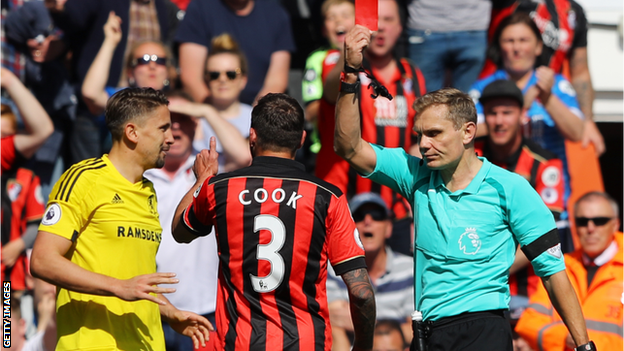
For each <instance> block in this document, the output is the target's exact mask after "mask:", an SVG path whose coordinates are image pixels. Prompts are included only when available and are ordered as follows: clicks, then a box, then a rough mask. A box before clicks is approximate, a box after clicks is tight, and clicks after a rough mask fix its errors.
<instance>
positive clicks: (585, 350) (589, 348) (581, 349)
mask: <svg viewBox="0 0 624 351" xmlns="http://www.w3.org/2000/svg"><path fill="white" fill-rule="evenodd" d="M597 350H598V349H597V348H596V344H594V342H593V341H590V342H588V343H587V344H583V345H581V346H578V347H576V348H575V349H574V351H597Z"/></svg>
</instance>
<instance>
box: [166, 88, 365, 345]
mask: <svg viewBox="0 0 624 351" xmlns="http://www.w3.org/2000/svg"><path fill="white" fill-rule="evenodd" d="M303 127H304V115H303V109H302V108H301V106H299V104H298V103H297V101H296V100H294V99H293V98H291V97H289V96H287V95H284V94H269V95H267V96H265V97H264V98H262V99H260V101H259V102H258V105H257V106H256V107H255V108H254V109H253V112H252V119H251V130H250V136H249V141H250V146H251V150H252V155H253V157H254V158H253V162H252V164H251V166H249V167H246V168H243V169H241V170H238V171H235V172H231V173H225V174H221V175H218V176H214V175H215V174H217V163H216V160H217V153H216V152H215V151H214V145H215V142H214V140H212V141H211V149H210V150H203V151H202V152H201V153H200V154H198V155H197V159H196V161H195V166H194V171H195V173H196V176H197V182H196V183H195V185H194V187H193V188H191V190H189V192H188V193H187V194H186V195H185V197H184V198H183V199H182V201H181V202H180V205H179V206H178V209H177V210H176V215H175V217H174V220H173V228H172V232H173V235H174V237H175V238H176V240H177V241H178V242H190V241H192V240H194V239H196V238H198V237H200V236H204V235H207V234H209V233H210V230H211V228H212V227H213V226H214V227H215V231H216V235H217V243H218V246H219V259H220V262H221V271H220V273H219V288H218V297H217V315H216V319H217V334H218V340H217V341H216V344H217V348H218V349H225V350H326V351H329V350H330V349H331V342H332V339H331V326H330V323H329V312H328V308H327V296H326V290H325V283H326V279H327V263H328V260H329V261H330V262H331V265H332V267H333V269H334V271H335V272H336V274H337V275H341V276H342V279H343V280H344V281H345V283H346V285H347V287H348V289H349V297H350V305H351V315H352V321H353V324H354V326H355V328H354V329H355V341H354V348H353V349H354V350H370V349H371V348H372V342H373V330H374V324H375V299H374V294H373V289H372V287H371V285H370V281H369V278H368V273H367V271H366V264H365V261H364V249H363V247H362V244H361V242H360V240H359V234H358V231H357V229H356V227H355V223H354V222H353V219H352V218H351V215H350V212H349V208H348V206H347V200H346V197H345V195H344V194H343V193H342V192H341V191H340V190H339V189H338V188H337V187H335V186H333V185H331V184H329V183H327V182H324V181H322V180H320V179H317V178H315V177H313V176H310V175H309V174H308V173H306V172H305V169H304V167H303V165H301V164H299V163H298V162H296V161H294V156H295V152H296V151H297V149H299V148H300V147H301V146H302V144H303V141H304V139H305V133H304V131H303Z"/></svg>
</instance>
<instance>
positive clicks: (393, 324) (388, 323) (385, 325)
mask: <svg viewBox="0 0 624 351" xmlns="http://www.w3.org/2000/svg"><path fill="white" fill-rule="evenodd" d="M394 331H396V332H398V333H399V335H401V340H402V341H403V346H404V347H405V346H406V341H405V335H403V330H401V324H399V322H398V321H396V320H394V319H380V320H378V321H377V322H376V323H375V334H374V335H375V336H374V337H377V336H382V335H390V334H392V332H394Z"/></svg>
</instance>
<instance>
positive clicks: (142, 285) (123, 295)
mask: <svg viewBox="0 0 624 351" xmlns="http://www.w3.org/2000/svg"><path fill="white" fill-rule="evenodd" d="M173 277H175V273H151V274H144V275H138V276H136V277H134V278H130V279H127V280H122V281H121V286H120V287H119V288H118V289H117V291H116V292H115V296H117V297H118V298H120V299H122V300H125V301H137V300H148V301H152V302H155V303H157V304H159V305H164V304H165V302H164V301H162V300H160V299H158V298H157V297H156V296H154V295H153V294H168V293H173V292H175V291H176V289H174V288H161V287H159V286H158V285H159V284H176V283H178V282H179V280H178V279H175V278H173Z"/></svg>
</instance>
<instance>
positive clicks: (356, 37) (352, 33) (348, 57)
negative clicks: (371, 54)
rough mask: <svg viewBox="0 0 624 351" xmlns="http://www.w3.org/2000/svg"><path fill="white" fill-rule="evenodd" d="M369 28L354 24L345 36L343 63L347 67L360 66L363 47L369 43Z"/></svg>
mask: <svg viewBox="0 0 624 351" xmlns="http://www.w3.org/2000/svg"><path fill="white" fill-rule="evenodd" d="M371 34H372V32H371V30H370V29H368V28H366V27H364V26H361V25H359V24H358V25H355V27H353V28H351V29H350V30H349V31H348V32H347V35H346V37H345V44H344V45H345V50H344V55H345V63H346V64H347V66H349V67H353V68H360V67H362V61H363V60H364V54H363V52H364V49H365V48H366V47H367V46H368V44H370V40H371Z"/></svg>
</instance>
